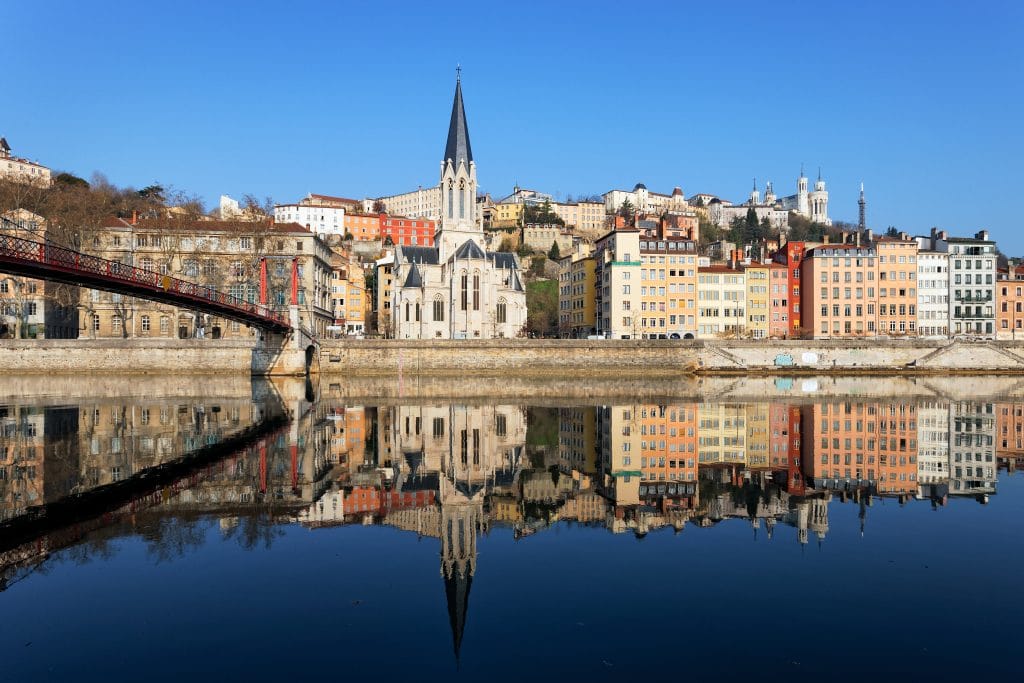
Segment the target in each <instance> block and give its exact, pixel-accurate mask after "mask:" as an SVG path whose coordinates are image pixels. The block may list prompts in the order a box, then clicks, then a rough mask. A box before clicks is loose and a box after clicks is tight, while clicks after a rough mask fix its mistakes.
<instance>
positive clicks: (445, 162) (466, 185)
mask: <svg viewBox="0 0 1024 683" xmlns="http://www.w3.org/2000/svg"><path fill="white" fill-rule="evenodd" d="M467 239H472V240H474V241H475V242H477V244H478V245H479V246H480V247H481V248H483V246H484V244H483V232H482V231H481V230H480V229H479V228H478V227H477V222H476V163H475V162H474V161H473V148H472V147H471V146H470V144H469V126H468V125H467V124H466V108H465V106H464V105H463V103H462V69H461V67H460V68H459V69H456V78H455V100H454V101H453V102H452V117H451V122H450V123H449V124H448V142H447V144H445V147H444V158H443V159H442V160H441V221H440V222H439V223H438V227H437V234H436V235H435V239H434V243H435V244H437V245H438V247H439V248H440V250H441V251H440V254H439V256H440V258H441V260H442V261H443V260H445V259H446V258H448V256H449V255H450V254H452V253H454V251H455V249H457V248H458V247H459V245H461V244H463V243H464V242H465V241H466V240H467Z"/></svg>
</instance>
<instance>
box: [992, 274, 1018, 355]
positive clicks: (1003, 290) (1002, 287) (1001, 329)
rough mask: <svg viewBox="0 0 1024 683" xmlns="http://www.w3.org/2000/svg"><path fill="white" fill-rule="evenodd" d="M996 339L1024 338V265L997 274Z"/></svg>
mask: <svg viewBox="0 0 1024 683" xmlns="http://www.w3.org/2000/svg"><path fill="white" fill-rule="evenodd" d="M996 338H997V339H1020V338H1024V265H1020V264H1012V265H1010V266H1009V267H1008V268H1007V269H1005V270H1000V271H999V272H998V273H997V274H996Z"/></svg>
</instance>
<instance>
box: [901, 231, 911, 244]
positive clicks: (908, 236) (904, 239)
mask: <svg viewBox="0 0 1024 683" xmlns="http://www.w3.org/2000/svg"><path fill="white" fill-rule="evenodd" d="M900 239H901V240H903V241H904V242H906V241H907V240H909V239H910V235H909V234H907V233H905V232H901V233H900Z"/></svg>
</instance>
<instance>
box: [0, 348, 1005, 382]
mask: <svg viewBox="0 0 1024 683" xmlns="http://www.w3.org/2000/svg"><path fill="white" fill-rule="evenodd" d="M318 346H319V348H318V357H315V358H314V359H313V360H318V361H319V362H318V363H315V362H314V363H311V365H312V366H313V367H314V368H315V367H317V366H318V367H319V369H320V372H321V373H322V374H323V375H324V376H326V377H329V378H330V377H356V376H370V377H372V376H388V377H411V376H421V377H439V378H448V379H450V378H473V377H480V378H483V377H502V376H515V377H534V378H550V379H566V380H570V381H571V380H573V379H574V378H579V377H592V378H609V379H616V380H633V379H644V380H650V379H658V378H663V379H674V378H680V377H700V376H712V375H714V376H730V375H734V376H740V375H743V376H757V375H768V376H822V375H858V376H869V375H872V374H875V375H882V376H892V375H921V376H946V375H968V374H988V375H992V374H996V375H1020V376H1024V341H973V342H966V341H948V340H941V341H930V340H920V339H906V340H826V341H810V340H793V341H788V340H787V341H777V340H764V341H751V340H696V341H674V340H672V341H670V340H612V339H605V340H592V341H591V340H568V339H565V340H562V339H496V340H486V341H484V340H458V341H444V340H428V341H422V340H374V339H352V340H320V341H319V342H318ZM310 351H311V352H312V348H311V349H310ZM268 353H269V352H268V351H267V350H260V349H259V348H258V347H257V345H256V343H255V342H254V341H249V340H224V339H139V338H136V339H42V340H9V339H8V340H0V371H3V372H7V373H11V374H56V375H60V374H88V375H97V374H101V375H102V374H130V375H139V374H184V375H210V374H214V375H216V374H228V375H261V374H266V371H267V369H268V368H269V367H270V366H271V365H272V360H268V358H264V356H268Z"/></svg>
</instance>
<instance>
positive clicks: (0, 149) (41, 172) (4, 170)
mask: <svg viewBox="0 0 1024 683" xmlns="http://www.w3.org/2000/svg"><path fill="white" fill-rule="evenodd" d="M0 178H3V179H5V180H15V181H18V182H21V183H30V184H32V185H40V186H42V187H49V186H50V183H51V178H50V169H48V168H47V167H46V166H43V165H42V164H37V163H36V162H34V161H29V160H28V159H22V158H20V157H16V156H14V155H13V154H11V146H10V145H9V144H7V139H6V138H0Z"/></svg>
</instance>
